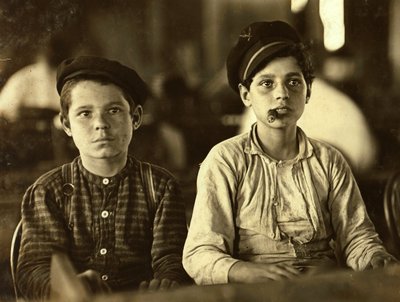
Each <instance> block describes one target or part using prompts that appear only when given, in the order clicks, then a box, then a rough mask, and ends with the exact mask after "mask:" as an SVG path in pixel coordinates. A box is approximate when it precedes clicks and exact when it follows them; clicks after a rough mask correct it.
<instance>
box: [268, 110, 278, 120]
mask: <svg viewBox="0 0 400 302" xmlns="http://www.w3.org/2000/svg"><path fill="white" fill-rule="evenodd" d="M277 116H278V112H276V109H271V110H268V116H267V122H268V123H270V124H271V123H273V122H274V121H275V120H276V117H277Z"/></svg>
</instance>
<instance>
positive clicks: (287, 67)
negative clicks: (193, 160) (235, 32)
mask: <svg viewBox="0 0 400 302" xmlns="http://www.w3.org/2000/svg"><path fill="white" fill-rule="evenodd" d="M227 72H228V80H229V84H230V86H231V87H232V89H233V90H234V91H235V92H237V93H238V94H239V95H240V97H241V99H242V101H243V103H244V105H245V106H247V107H251V108H252V109H253V111H254V113H255V115H256V118H257V122H256V123H255V124H254V125H253V126H252V128H251V130H250V132H249V133H247V134H243V135H239V136H236V137H233V138H231V139H228V140H226V141H224V142H221V143H220V144H218V145H216V146H215V147H214V148H213V149H212V150H211V151H210V153H209V154H208V156H207V157H206V159H205V160H204V162H203V163H202V165H201V167H200V171H199V175H198V180H197V189H198V192H197V196H196V201H195V206H194V210H193V216H192V220H191V224H190V229H189V234H188V238H187V240H186V243H185V247H184V253H183V265H184V267H185V269H186V271H187V272H188V273H189V275H190V276H191V277H192V278H194V279H195V281H196V283H198V284H215V283H227V282H262V281H266V280H280V279H284V278H293V277H295V276H297V275H299V274H300V272H302V271H313V270H314V271H315V270H316V269H326V268H331V267H335V266H336V265H337V259H336V257H335V251H334V249H333V248H332V247H331V241H334V242H335V244H336V246H337V251H338V253H339V257H340V258H341V259H343V260H344V261H345V263H346V264H347V266H349V267H350V268H352V269H354V270H365V269H367V268H370V267H372V268H375V267H380V266H384V265H386V264H387V263H389V262H391V261H394V258H392V256H391V255H389V254H388V253H387V252H386V251H385V249H384V247H383V246H382V244H381V241H380V240H379V238H378V234H377V233H376V232H375V230H374V226H373V224H372V223H371V221H370V219H369V218H368V215H367V211H366V208H365V205H364V202H363V200H362V197H361V195H360V192H359V189H358V187H357V185H356V182H355V180H354V178H353V176H352V173H351V171H350V168H349V166H348V165H347V163H346V161H345V160H344V158H343V156H342V155H341V154H340V153H339V152H338V151H337V150H335V149H334V148H332V147H331V146H329V145H327V144H325V143H322V142H319V141H316V140H313V139H310V138H308V137H307V136H306V135H305V133H304V132H303V131H302V130H301V129H300V128H298V127H297V125H296V123H297V120H298V119H299V118H300V116H301V115H302V113H303V110H304V108H305V104H306V103H307V102H308V99H309V96H310V93H311V83H312V79H313V70H312V66H311V64H310V58H309V55H308V54H307V52H306V51H305V48H304V45H303V44H302V43H301V40H300V38H299V35H298V34H297V32H296V31H295V29H293V28H292V27H291V26H290V25H289V24H287V23H285V22H281V21H273V22H257V23H253V24H250V25H249V26H248V27H246V28H245V29H244V30H243V31H242V33H241V34H240V37H239V40H238V42H237V44H236V45H235V46H234V47H233V49H232V50H231V52H230V54H229V56H228V59H227Z"/></svg>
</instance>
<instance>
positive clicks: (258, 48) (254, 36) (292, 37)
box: [226, 21, 301, 92]
mask: <svg viewBox="0 0 400 302" xmlns="http://www.w3.org/2000/svg"><path fill="white" fill-rule="evenodd" d="M300 42H301V39H300V37H299V35H298V33H297V31H296V30H295V29H294V28H293V27H291V26H290V25H289V24H288V23H286V22H283V21H271V22H255V23H252V24H250V25H249V26H247V27H246V28H244V29H243V30H242V32H241V34H240V36H239V39H238V41H237V43H236V45H235V46H234V47H233V48H232V49H231V51H230V53H229V55H228V58H227V61H226V68H227V75H228V82H229V85H230V86H231V88H232V89H233V90H234V91H236V92H239V90H238V85H239V83H242V82H243V81H245V80H247V79H248V78H249V77H250V76H251V75H252V74H253V72H254V70H255V69H256V68H257V67H258V66H259V65H260V64H261V63H263V62H265V61H266V60H267V59H268V58H273V56H274V55H276V54H278V53H279V52H281V51H282V50H284V49H285V48H288V47H290V46H292V45H294V44H296V43H300Z"/></svg>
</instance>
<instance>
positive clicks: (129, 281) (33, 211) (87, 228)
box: [17, 157, 187, 299]
mask: <svg viewBox="0 0 400 302" xmlns="http://www.w3.org/2000/svg"><path fill="white" fill-rule="evenodd" d="M72 165H73V179H74V186H75V190H74V194H73V195H72V197H70V202H66V197H65V195H64V194H63V190H62V187H63V184H64V183H65V182H66V180H63V176H62V171H61V168H56V169H54V170H52V171H50V172H48V173H46V174H45V175H43V176H42V177H40V178H39V179H38V180H37V181H36V182H35V184H33V185H32V186H31V187H29V188H28V190H27V191H26V193H25V195H24V198H23V202H22V222H23V232H22V239H21V247H20V254H19V259H18V267H17V282H18V286H19V288H20V290H21V292H22V293H23V294H24V295H25V296H26V297H28V298H33V299H38V298H40V299H41V298H45V297H47V296H48V294H49V279H50V260H51V255H52V252H53V251H54V250H58V251H60V250H61V251H64V252H66V253H67V254H68V255H69V256H70V258H71V260H72V262H73V264H74V266H75V268H76V270H77V272H78V273H79V272H83V271H85V270H87V269H94V270H96V271H97V272H99V273H100V274H101V275H102V279H103V280H106V282H107V283H108V284H109V286H110V287H111V288H112V289H113V290H127V289H135V288H136V287H137V286H138V284H139V283H140V282H141V281H143V280H149V279H151V278H158V279H161V278H168V279H171V280H175V281H178V282H183V281H185V280H186V278H187V275H186V273H185V271H184V270H183V267H182V264H181V257H182V248H183V244H184V241H185V238H186V223H185V210H184V203H183V200H182V198H181V196H180V192H179V190H178V186H177V183H176V180H175V179H174V178H173V177H172V176H171V175H170V174H169V173H167V172H165V170H164V169H162V168H159V167H156V166H153V167H152V171H153V182H154V187H155V190H156V198H157V200H159V204H158V208H157V210H156V213H155V217H154V222H153V221H150V220H151V219H150V218H149V217H152V215H150V213H149V211H148V204H147V202H146V198H145V194H146V193H145V192H146V190H145V188H144V187H143V183H142V179H141V175H140V169H139V162H138V161H137V160H136V159H134V158H128V162H127V165H126V167H125V168H124V169H123V170H122V171H121V172H120V173H119V174H117V175H116V176H113V177H111V178H103V177H100V176H96V175H94V174H92V173H90V172H89V171H87V170H86V169H85V168H84V167H83V165H82V161H81V159H80V157H78V158H76V159H75V160H74V161H73V162H72Z"/></svg>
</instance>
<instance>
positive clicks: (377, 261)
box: [367, 253, 399, 269]
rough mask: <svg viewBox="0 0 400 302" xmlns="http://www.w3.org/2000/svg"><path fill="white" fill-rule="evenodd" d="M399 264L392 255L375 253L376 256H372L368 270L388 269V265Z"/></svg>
mask: <svg viewBox="0 0 400 302" xmlns="http://www.w3.org/2000/svg"><path fill="white" fill-rule="evenodd" d="M398 263H399V262H398V261H397V259H396V258H394V257H393V256H392V255H389V254H386V253H375V254H374V255H372V258H371V261H370V262H369V265H368V266H367V269H375V268H380V267H387V266H388V265H391V264H398Z"/></svg>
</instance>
